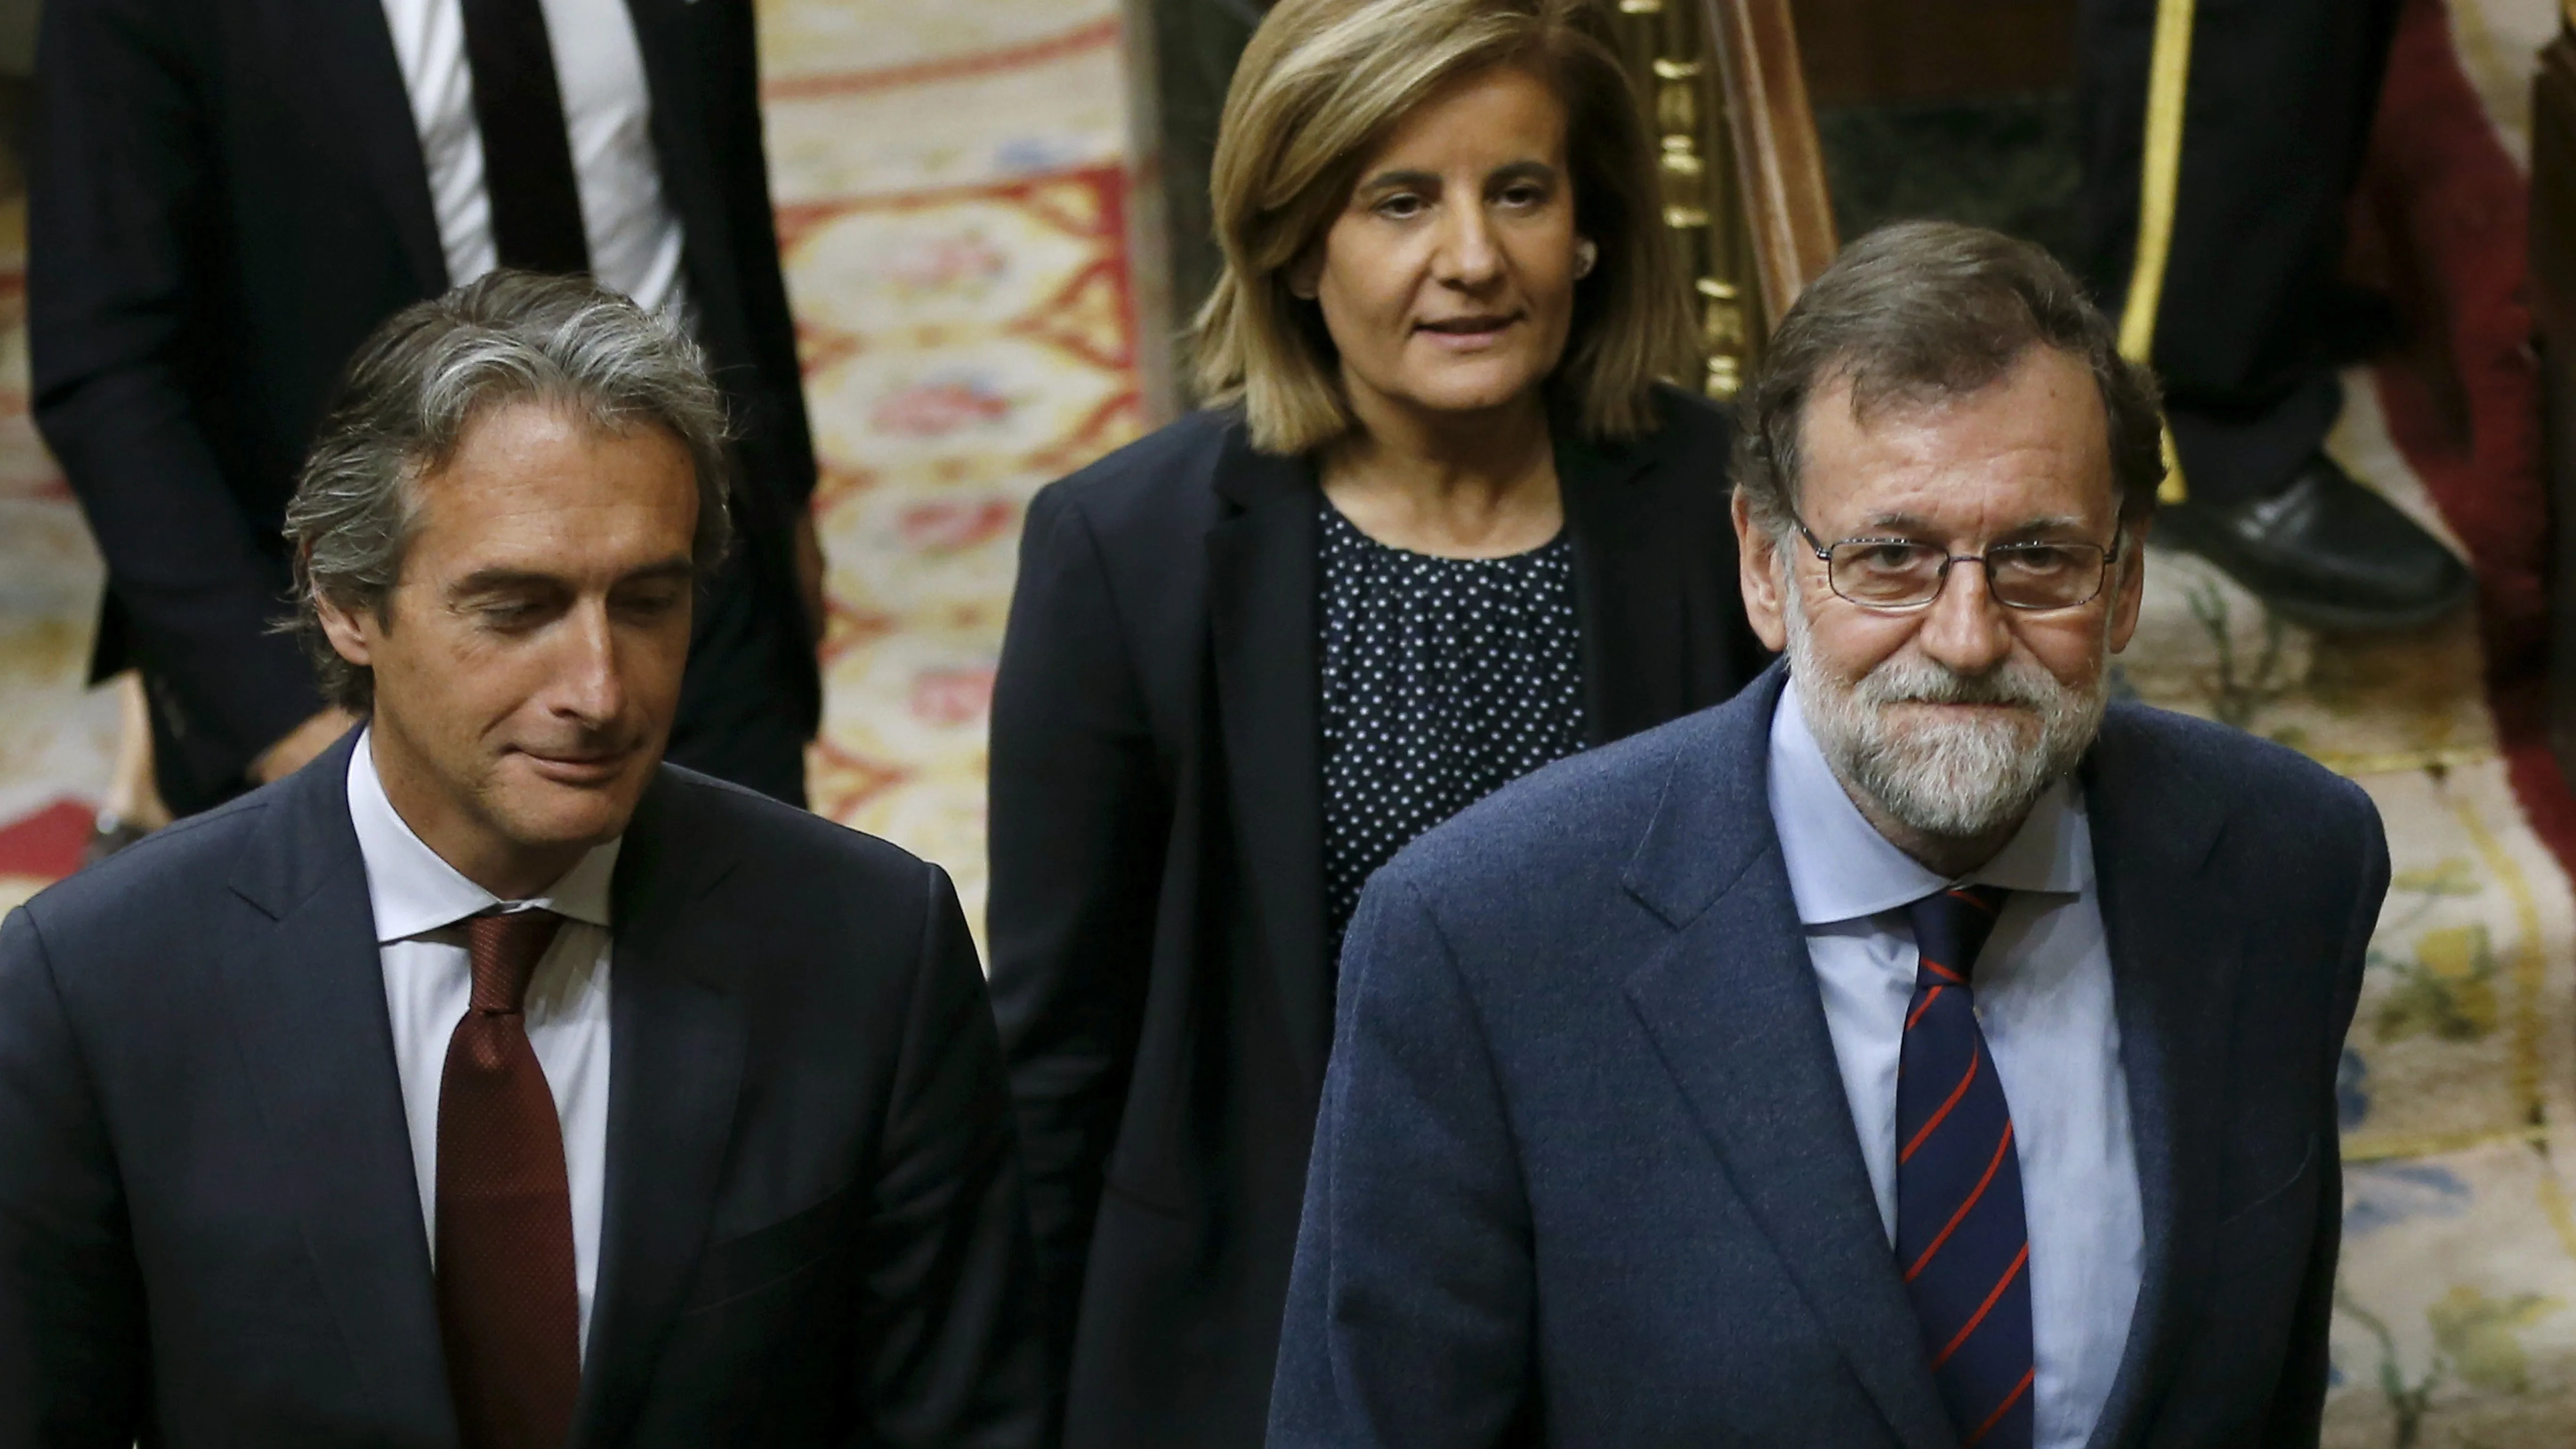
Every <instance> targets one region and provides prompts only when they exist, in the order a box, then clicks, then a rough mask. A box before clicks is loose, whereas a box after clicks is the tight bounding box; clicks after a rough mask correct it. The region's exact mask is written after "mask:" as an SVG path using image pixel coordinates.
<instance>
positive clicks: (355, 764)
mask: <svg viewBox="0 0 2576 1449" xmlns="http://www.w3.org/2000/svg"><path fill="white" fill-rule="evenodd" d="M349 823H350V824H351V825H353V826H355V827H357V831H358V855H359V857H360V858H361V859H363V860H364V861H365V862H366V867H367V904H368V905H369V907H370V908H372V909H373V911H374V912H375V917H376V944H378V945H383V944H385V943H386V942H389V941H403V940H408V939H410V938H411V937H414V936H419V935H423V934H426V933H428V932H430V931H435V930H437V929H439V928H440V927H442V926H452V925H454V924H456V923H457V922H458V921H461V920H463V919H465V918H466V917H468V916H472V915H479V914H481V913H482V912H484V911H488V910H490V909H492V908H493V907H494V906H502V905H506V906H509V907H511V908H512V909H522V908H537V909H542V910H549V911H553V912H554V913H556V914H557V915H560V916H566V917H569V918H571V919H573V920H576V921H586V922H588V923H590V924H591V925H594V926H606V925H608V924H609V913H608V886H609V880H610V878H611V877H612V876H614V875H615V874H616V871H617V851H618V847H619V846H620V845H622V844H623V843H624V837H622V836H621V837H619V838H618V839H616V840H611V841H608V842H606V843H605V844H601V845H594V846H592V847H591V848H590V852H589V853H588V854H586V855H584V856H583V857H582V858H581V859H580V861H578V862H577V863H575V864H574V866H573V868H572V869H570V870H568V871H565V872H564V874H563V878H562V879H561V880H558V881H556V882H555V883H554V885H553V886H551V887H549V888H548V889H547V890H546V891H544V892H543V893H542V894H539V895H536V896H532V897H530V898H529V899H527V900H525V901H503V900H502V899H501V898H500V897H498V896H496V895H494V894H492V893H491V892H490V891H487V890H485V889H483V888H482V887H481V886H479V885H476V884H475V883H474V882H472V881H470V880H467V879H466V878H465V877H464V876H463V875H462V874H461V873H459V872H458V870H457V869H456V867H454V866H452V865H449V864H448V863H447V862H446V861H445V860H444V859H442V858H440V856H439V854H438V852H437V851H435V850H432V849H430V848H429V844H428V842H426V841H424V840H422V839H421V838H420V837H419V836H418V835H416V834H414V833H413V832H412V828H411V826H410V825H409V824H408V823H406V822H405V821H404V820H403V818H402V815H401V814H400V813H399V812H397V811H396V810H395V809H394V803H393V801H391V800H389V799H387V798H386V797H385V785H384V781H383V780H382V779H380V778H379V777H378V776H377V774H376V752H375V731H374V729H373V728H369V729H368V730H367V731H365V732H364V733H362V734H360V735H359V736H358V747H357V748H356V749H354V750H352V751H350V752H349Z"/></svg>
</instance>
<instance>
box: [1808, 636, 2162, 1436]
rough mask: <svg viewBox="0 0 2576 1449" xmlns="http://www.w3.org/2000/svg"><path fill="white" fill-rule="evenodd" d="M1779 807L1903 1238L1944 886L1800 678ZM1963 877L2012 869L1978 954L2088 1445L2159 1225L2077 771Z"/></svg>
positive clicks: (2055, 1372) (2065, 1428)
mask: <svg viewBox="0 0 2576 1449" xmlns="http://www.w3.org/2000/svg"><path fill="white" fill-rule="evenodd" d="M1770 764H1771V769H1770V795H1771V818H1772V822H1773V824H1774V825H1776V826H1777V827H1778V829H1779V834H1780V851H1781V856H1782V859H1783V861H1784V863H1785V864H1786V865H1787V867H1788V872H1789V891H1790V894H1791V895H1792V896H1794V897H1795V898H1796V900H1797V905H1798V920H1799V922H1800V924H1802V925H1803V926H1804V927H1805V928H1806V936H1807V954H1808V956H1809V958H1810V959H1811V960H1812V961H1813V962H1814V963H1815V970H1816V985H1817V987H1818V989H1819V990H1821V991H1822V993H1823V995H1824V1002H1825V1024H1826V1026H1827V1027H1828V1028H1829V1029H1830V1030H1831V1032H1832V1035H1833V1043H1834V1056H1835V1058H1836V1061H1837V1063H1838V1065H1839V1066H1840V1067H1841V1069H1842V1078H1843V1091H1844V1093H1845V1095H1846V1096H1847V1097H1848V1098H1849V1099H1850V1102H1851V1113H1852V1121H1853V1124H1854V1125H1855V1126H1857V1127H1858V1128H1859V1129H1860V1147H1861V1157H1862V1160H1863V1161H1864V1162H1865V1163H1867V1165H1868V1167H1869V1181H1870V1186H1871V1187H1873V1188H1874V1189H1876V1190H1877V1193H1878V1213H1879V1218H1880V1221H1881V1222H1882V1223H1883V1224H1884V1225H1885V1226H1886V1229H1887V1237H1888V1242H1889V1244H1890V1245H1891V1247H1892V1246H1893V1245H1894V1243H1895V1241H1896V1067H1897V1059H1898V1056H1899V1054H1900V1052H1901V1051H1902V1049H1903V1044H1904V1037H1905V1013H1906V1008H1907V1006H1908V1004H1909V1002H1910V1001H1911V999H1912V997H1913V993H1914V974H1915V966H1916V962H1917V960H1918V959H1919V958H1918V957H1917V956H1916V954H1915V948H1914V936H1913V931H1912V929H1911V927H1909V926H1908V925H1907V923H1906V916H1905V910H1904V907H1905V906H1906V904H1907V903H1908V902H1911V901H1915V900H1919V899H1921V898H1922V897H1924V896H1927V895H1930V894H1931V893H1933V892H1934V891H1937V890H1939V889H1941V888H1942V887H1944V886H1948V885H1953V884H1958V883H1960V882H1957V881H1949V880H1944V879H1943V878H1941V877H1940V876H1937V875H1935V874H1933V873H1932V872H1931V871H1930V870H1929V869H1927V868H1926V867H1925V866H1924V865H1923V864H1922V863H1921V862H1919V861H1917V860H1915V859H1914V858H1913V857H1912V856H1909V855H1907V854H1906V853H1905V852H1903V851H1902V850H1899V849H1897V848H1896V847H1895V846H1894V845H1892V844H1890V843H1889V842H1888V840H1887V838H1886V837H1885V836H1882V835H1880V834H1879V833H1878V830H1877V828H1876V827H1874V826H1872V825H1871V824H1870V823H1869V821H1868V819H1867V818H1866V817H1865V816H1863V815H1862V814H1861V813H1860V809H1859V807H1858V806H1856V805H1854V804H1853V803H1852V801H1851V797H1850V796H1849V795H1847V794H1845V793H1844V791H1843V787H1842V784H1841V782H1840V781H1839V780H1838V779H1836V778H1835V776H1834V773H1833V767H1832V766H1831V765H1829V764H1828V763H1826V760H1825V756H1824V751H1823V750H1822V748H1821V747H1819V746H1818V745H1817V743H1816V740H1815V736H1814V735H1812V734H1810V733H1809V732H1808V729H1807V722H1806V717H1805V715H1804V714H1803V713H1802V712H1801V711H1800V710H1799V708H1798V692H1797V690H1796V689H1795V688H1794V687H1793V688H1790V689H1786V690H1783V691H1781V694H1780V705H1779V708H1778V710H1777V712H1776V713H1774V714H1773V716H1772V720H1771V760H1770ZM1961 880H1962V881H1966V882H1976V883H1981V884H1986V885H1997V886H2004V887H2007V888H2009V889H2010V890H2011V891H2012V895H2011V896H2010V897H2009V898H2008V899H2007V900H2006V902H2005V905H2004V912H2003V916H2002V918H2001V919H2000V920H1999V921H1998V922H1997V923H1996V926H1995V932H1994V935H1993V936H1992V937H1991V938H1990V939H1989V940H1988V941H1987V943H1986V946H1985V949H1984V951H1983V952H1982V953H1981V954H1980V955H1979V956H1978V957H1977V964H1976V968H1975V983H1976V984H1975V991H1976V1001H1977V1019H1978V1021H1979V1022H1980V1023H1981V1024H1982V1026H1983V1027H1984V1030H1985V1035H1986V1045H1987V1047H1988V1048H1989V1050H1990V1051H1991V1052H1992V1053H1993V1057H1994V1063H1995V1071H1996V1074H1997V1076H1998V1077H1999V1079H2000V1080H2001V1081H2002V1083H2003V1088H2004V1099H2005V1101H2006V1102H2007V1103H2009V1104H2010V1106H2011V1109H2012V1117H2013V1135H2014V1142H2015V1144H2016V1147H2017V1154H2016V1155H2018V1156H2019V1158H2020V1159H2021V1180H2022V1207H2023V1213H2024V1216H2025V1217H2026V1219H2027V1221H2028V1223H2029V1228H2030V1311H2031V1342H2032V1347H2033V1349H2034V1350H2035V1351H2036V1355H2037V1359H2038V1365H2037V1366H2038V1377H2037V1379H2036V1380H2035V1381H2034V1382H2033V1384H2032V1393H2033V1399H2034V1403H2033V1408H2034V1410H2035V1413H2036V1426H2035V1428H2036V1434H2035V1437H2034V1440H2033V1442H2034V1443H2035V1444H2036V1445H2037V1446H2039V1449H2081V1446H2082V1445H2083V1444H2084V1443H2085V1441H2086V1440H2087V1439H2089V1438H2091V1437H2092V1433H2093V1426H2094V1422H2095V1421H2096V1420H2098V1419H2099V1418H2100V1417H2101V1416H2102V1406H2103V1403H2104V1401H2106V1400H2107V1399H2108V1398H2109V1397H2110V1393H2111V1381H2112V1379H2113V1377H2114V1376H2115V1375H2116V1374H2117V1373H2118V1371H2119V1367H2120V1356H2121V1354H2122V1352H2123V1351H2124V1350H2125V1349H2126V1347H2127V1345H2128V1341H2129V1320H2130V1317H2131V1315H2132V1313H2133V1312H2134V1310H2135V1308H2136V1305H2137V1298H2138V1280H2139V1275H2140V1272H2141V1267H2140V1256H2141V1253H2142V1252H2143V1249H2144V1243H2145V1236H2144V1229H2143V1227H2142V1217H2141V1212H2140V1208H2139V1204H2138V1165H2137V1157H2136V1153H2135V1151H2134V1149H2133V1144H2132V1140H2131V1137H2130V1129H2129V1091H2128V1084H2127V1081H2126V1079H2125V1078H2123V1077H2122V1076H2121V1069H2120V1024H2119V1019H2118V1016H2117V1014H2116V1012H2115V1011H2114V1010H2113V1006H2112V996H2111V957H2110V952H2109V949H2108V947H2107V946H2106V944H2105V942H2104V939H2103V934H2102V911H2101V905H2100V896H2099V894H2098V893H2097V892H2096V891H2095V889H2094V880H2093V837H2092V834H2091V832H2090V828H2089V827H2088V825H2087V823H2086V820H2085V814H2084V802H2083V799H2082V797H2081V794H2080V792H2079V791H2078V790H2077V789H2076V788H2075V785H2074V783H2073V782H2072V781H2064V782H2061V783H2059V784H2058V785H2056V786H2054V787H2052V788H2051V789H2050V791H2049V792H2048V794H2047V795H2045V796H2043V797H2042V798H2041V800H2040V802H2039V804H2038V806H2037V807H2036V808H2034V809H2033V810H2032V811H2031V815H2030V819H2029V820H2028V821H2027V822H2025V823H2024V824H2023V826H2022V828H2021V830H2020V832H2019V833H2018V834H2016V835H2015V836H2014V837H2013V838H2012V841H2011V843H2009V844H2007V845H2006V846H2005V847H2004V848H2003V851H2002V852H2001V853H2000V854H1998V855H1997V856H1996V857H1995V858H1994V859H1993V860H1991V861H1988V862H1987V863H1986V864H1985V865H1984V866H1982V867H1980V868H1978V869H1977V870H1974V871H1971V872H1969V873H1968V874H1967V875H1966V876H1964V877H1962V878H1961Z"/></svg>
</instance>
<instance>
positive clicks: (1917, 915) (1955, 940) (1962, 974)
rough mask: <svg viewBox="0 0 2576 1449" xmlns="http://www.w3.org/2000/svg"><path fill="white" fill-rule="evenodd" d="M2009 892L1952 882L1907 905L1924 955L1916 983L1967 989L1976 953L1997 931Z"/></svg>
mask: <svg viewBox="0 0 2576 1449" xmlns="http://www.w3.org/2000/svg"><path fill="white" fill-rule="evenodd" d="M2006 894H2007V892H2006V891H2005V890H2004V888H2003V887H2002V886H1990V885H1963V886H1952V887H1950V888H1949V889H1947V890H1940V891H1934V892H1933V893H1932V894H1930V895H1928V896H1925V897H1924V898H1923V899H1921V900H1919V901H1916V902H1915V903H1913V904H1912V905H1910V906H1907V907H1906V908H1905V914H1906V915H1907V917H1908V918H1909V919H1910V921H1911V923H1912V925H1913V927H1914V946H1915V949H1916V950H1917V951H1918V952H1919V953H1920V954H1921V956H1922V958H1923V960H1922V966H1921V968H1920V969H1919V970H1917V971H1916V973H1915V978H1914V979H1915V984H1916V986H1917V987H1922V986H1928V985H1932V984H1935V983H1937V984H1940V985H1944V986H1948V987H1950V988H1951V989H1952V990H1954V991H1966V990H1968V989H1969V982H1970V981H1971V980H1972V979H1973V978H1974V976H1975V973H1976V966H1977V953H1978V952H1980V951H1982V950H1984V949H1985V947H1986V938H1987V937H1988V936H1991V935H1993V934H1994V930H1995V920H1996V918H1997V917H1999V916H2001V915H2002V914H2003V910H2004V896H2005V895H2006Z"/></svg>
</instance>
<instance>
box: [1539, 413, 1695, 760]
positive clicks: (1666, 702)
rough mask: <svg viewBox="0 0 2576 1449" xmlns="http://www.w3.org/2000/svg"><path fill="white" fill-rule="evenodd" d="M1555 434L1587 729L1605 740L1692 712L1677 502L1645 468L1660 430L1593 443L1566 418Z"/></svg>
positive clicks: (1594, 740)
mask: <svg viewBox="0 0 2576 1449" xmlns="http://www.w3.org/2000/svg"><path fill="white" fill-rule="evenodd" d="M1555 434H1556V438H1557V445H1556V476H1557V486H1558V489H1559V494H1560V496H1561V497H1562V498H1563V500H1564V507H1565V523H1566V528H1567V530H1568V531H1569V532H1571V533H1572V534H1573V535H1574V600H1575V609H1576V612H1577V614H1578V616H1579V617H1580V618H1581V620H1582V624H1583V629H1582V636H1583V643H1582V648H1583V713H1584V737H1585V739H1586V740H1587V741H1588V742H1590V743H1591V744H1593V745H1603V744H1607V743H1609V742H1610V741H1612V740H1616V739H1622V738H1625V737H1626V736H1628V735H1632V734H1635V733H1636V732H1638V731H1639V730H1643V729H1647V728H1650V727H1652V726H1654V725H1658V724H1661V723H1663V722H1664V721H1666V720H1669V719H1678V718H1680V717H1681V716H1683V715H1685V714H1688V713H1690V711H1691V701H1690V698H1689V686H1690V678H1691V659H1690V640H1689V637H1688V631H1687V628H1686V626H1685V611H1684V608H1683V602H1682V601H1683V595H1684V593H1685V592H1686V590H1687V587H1688V581H1687V580H1686V579H1685V578H1684V577H1683V574H1684V567H1683V560H1682V558H1681V544H1680V538H1679V536H1678V535H1677V534H1676V532H1675V530H1674V529H1673V526H1672V519H1671V517H1670V511H1669V509H1667V508H1666V507H1663V506H1661V505H1662V504H1663V502H1664V500H1662V499H1661V498H1660V497H1659V496H1658V494H1657V492H1656V490H1655V489H1653V488H1651V487H1649V486H1647V484H1646V482H1645V480H1644V479H1643V478H1642V477H1641V476H1640V475H1642V474H1644V473H1645V472H1646V471H1647V470H1648V469H1650V468H1651V467H1653V466H1654V464H1655V463H1656V462H1658V461H1660V460H1659V457H1658V456H1657V453H1656V449H1655V445H1656V444H1657V443H1658V442H1659V441H1661V437H1662V435H1660V434H1653V435H1649V436H1648V437H1646V438H1643V439H1640V440H1639V441H1637V442H1635V443H1633V444H1628V445H1626V446H1616V445H1604V444H1595V443H1590V442H1586V441H1584V440H1583V438H1582V437H1581V435H1580V434H1579V433H1577V432H1576V431H1575V429H1574V427H1573V424H1572V422H1571V420H1569V419H1563V418H1560V419H1558V420H1557V422H1556V425H1555Z"/></svg>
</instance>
